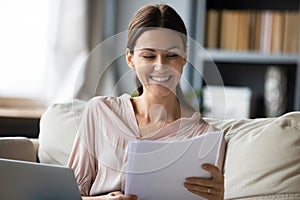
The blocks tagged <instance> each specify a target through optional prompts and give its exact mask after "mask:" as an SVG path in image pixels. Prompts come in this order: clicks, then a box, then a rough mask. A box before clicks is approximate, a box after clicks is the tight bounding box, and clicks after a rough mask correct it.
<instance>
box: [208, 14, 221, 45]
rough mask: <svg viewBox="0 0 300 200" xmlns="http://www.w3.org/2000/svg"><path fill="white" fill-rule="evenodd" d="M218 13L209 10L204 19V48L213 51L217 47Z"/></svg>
mask: <svg viewBox="0 0 300 200" xmlns="http://www.w3.org/2000/svg"><path fill="white" fill-rule="evenodd" d="M219 23H220V13H219V12H218V11H217V10H210V11H209V12H208V13H207V18H206V47H208V48H211V49H215V48H217V47H218V40H219V32H220V30H219V27H220V25H219Z"/></svg>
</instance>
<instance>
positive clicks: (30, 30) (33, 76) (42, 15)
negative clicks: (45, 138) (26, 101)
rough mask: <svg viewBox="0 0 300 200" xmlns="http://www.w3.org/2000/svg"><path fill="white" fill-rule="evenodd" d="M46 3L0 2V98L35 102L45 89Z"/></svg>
mask: <svg viewBox="0 0 300 200" xmlns="http://www.w3.org/2000/svg"><path fill="white" fill-rule="evenodd" d="M48 4H49V0H26V1H23V0H4V1H1V2H0V24H1V35H0V44H1V45H0V55H1V59H0V98H1V97H14V98H31V99H39V98H41V97H42V96H43V95H42V93H43V89H44V87H45V84H46V83H45V75H46V73H45V70H46V64H47V48H48V47H47V43H48V24H49V19H48V16H49V5H48Z"/></svg>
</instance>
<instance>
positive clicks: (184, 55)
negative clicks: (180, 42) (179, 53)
mask: <svg viewBox="0 0 300 200" xmlns="http://www.w3.org/2000/svg"><path fill="white" fill-rule="evenodd" d="M187 50H188V46H187V45H186V48H185V52H184V54H183V62H184V65H185V64H186V59H187Z"/></svg>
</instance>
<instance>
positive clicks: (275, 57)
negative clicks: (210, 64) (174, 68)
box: [204, 49, 300, 65]
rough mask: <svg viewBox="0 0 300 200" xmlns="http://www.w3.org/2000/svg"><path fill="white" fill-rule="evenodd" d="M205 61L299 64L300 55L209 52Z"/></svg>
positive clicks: (210, 50) (209, 50)
mask: <svg viewBox="0 0 300 200" xmlns="http://www.w3.org/2000/svg"><path fill="white" fill-rule="evenodd" d="M207 53H208V57H207V58H205V59H204V60H205V61H214V62H226V63H256V64H295V65H296V64H297V63H298V61H299V59H300V58H299V55H291V54H264V53H260V52H235V51H222V50H213V49H208V50H207Z"/></svg>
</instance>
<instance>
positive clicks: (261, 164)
mask: <svg viewBox="0 0 300 200" xmlns="http://www.w3.org/2000/svg"><path fill="white" fill-rule="evenodd" d="M84 106H85V102H84V101H80V100H74V101H69V102H65V103H57V104H53V105H52V106H50V107H49V108H48V109H47V111H46V112H45V113H44V114H43V116H42V118H41V122H40V134H39V139H38V140H34V141H33V142H34V143H35V144H36V145H35V147H36V148H35V150H36V151H37V152H36V153H37V157H38V160H39V162H42V163H50V164H58V165H65V164H66V162H67V159H68V155H69V154H70V151H71V148H72V144H73V140H74V137H75V135H76V130H77V127H78V124H79V122H80V119H81V114H82V111H83V109H84ZM207 121H209V122H210V123H211V124H213V125H215V126H216V127H217V128H219V129H223V130H224V131H225V139H226V141H227V150H226V156H225V162H224V171H225V199H245V200H252V199H277V200H279V199H280V200H283V199H284V200H285V199H300V112H291V113H287V114H285V115H283V116H281V117H277V118H261V119H231V120H219V119H207ZM23 139H26V138H23ZM37 144H38V145H37ZM0 147H1V144H0ZM0 149H1V148H0Z"/></svg>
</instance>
